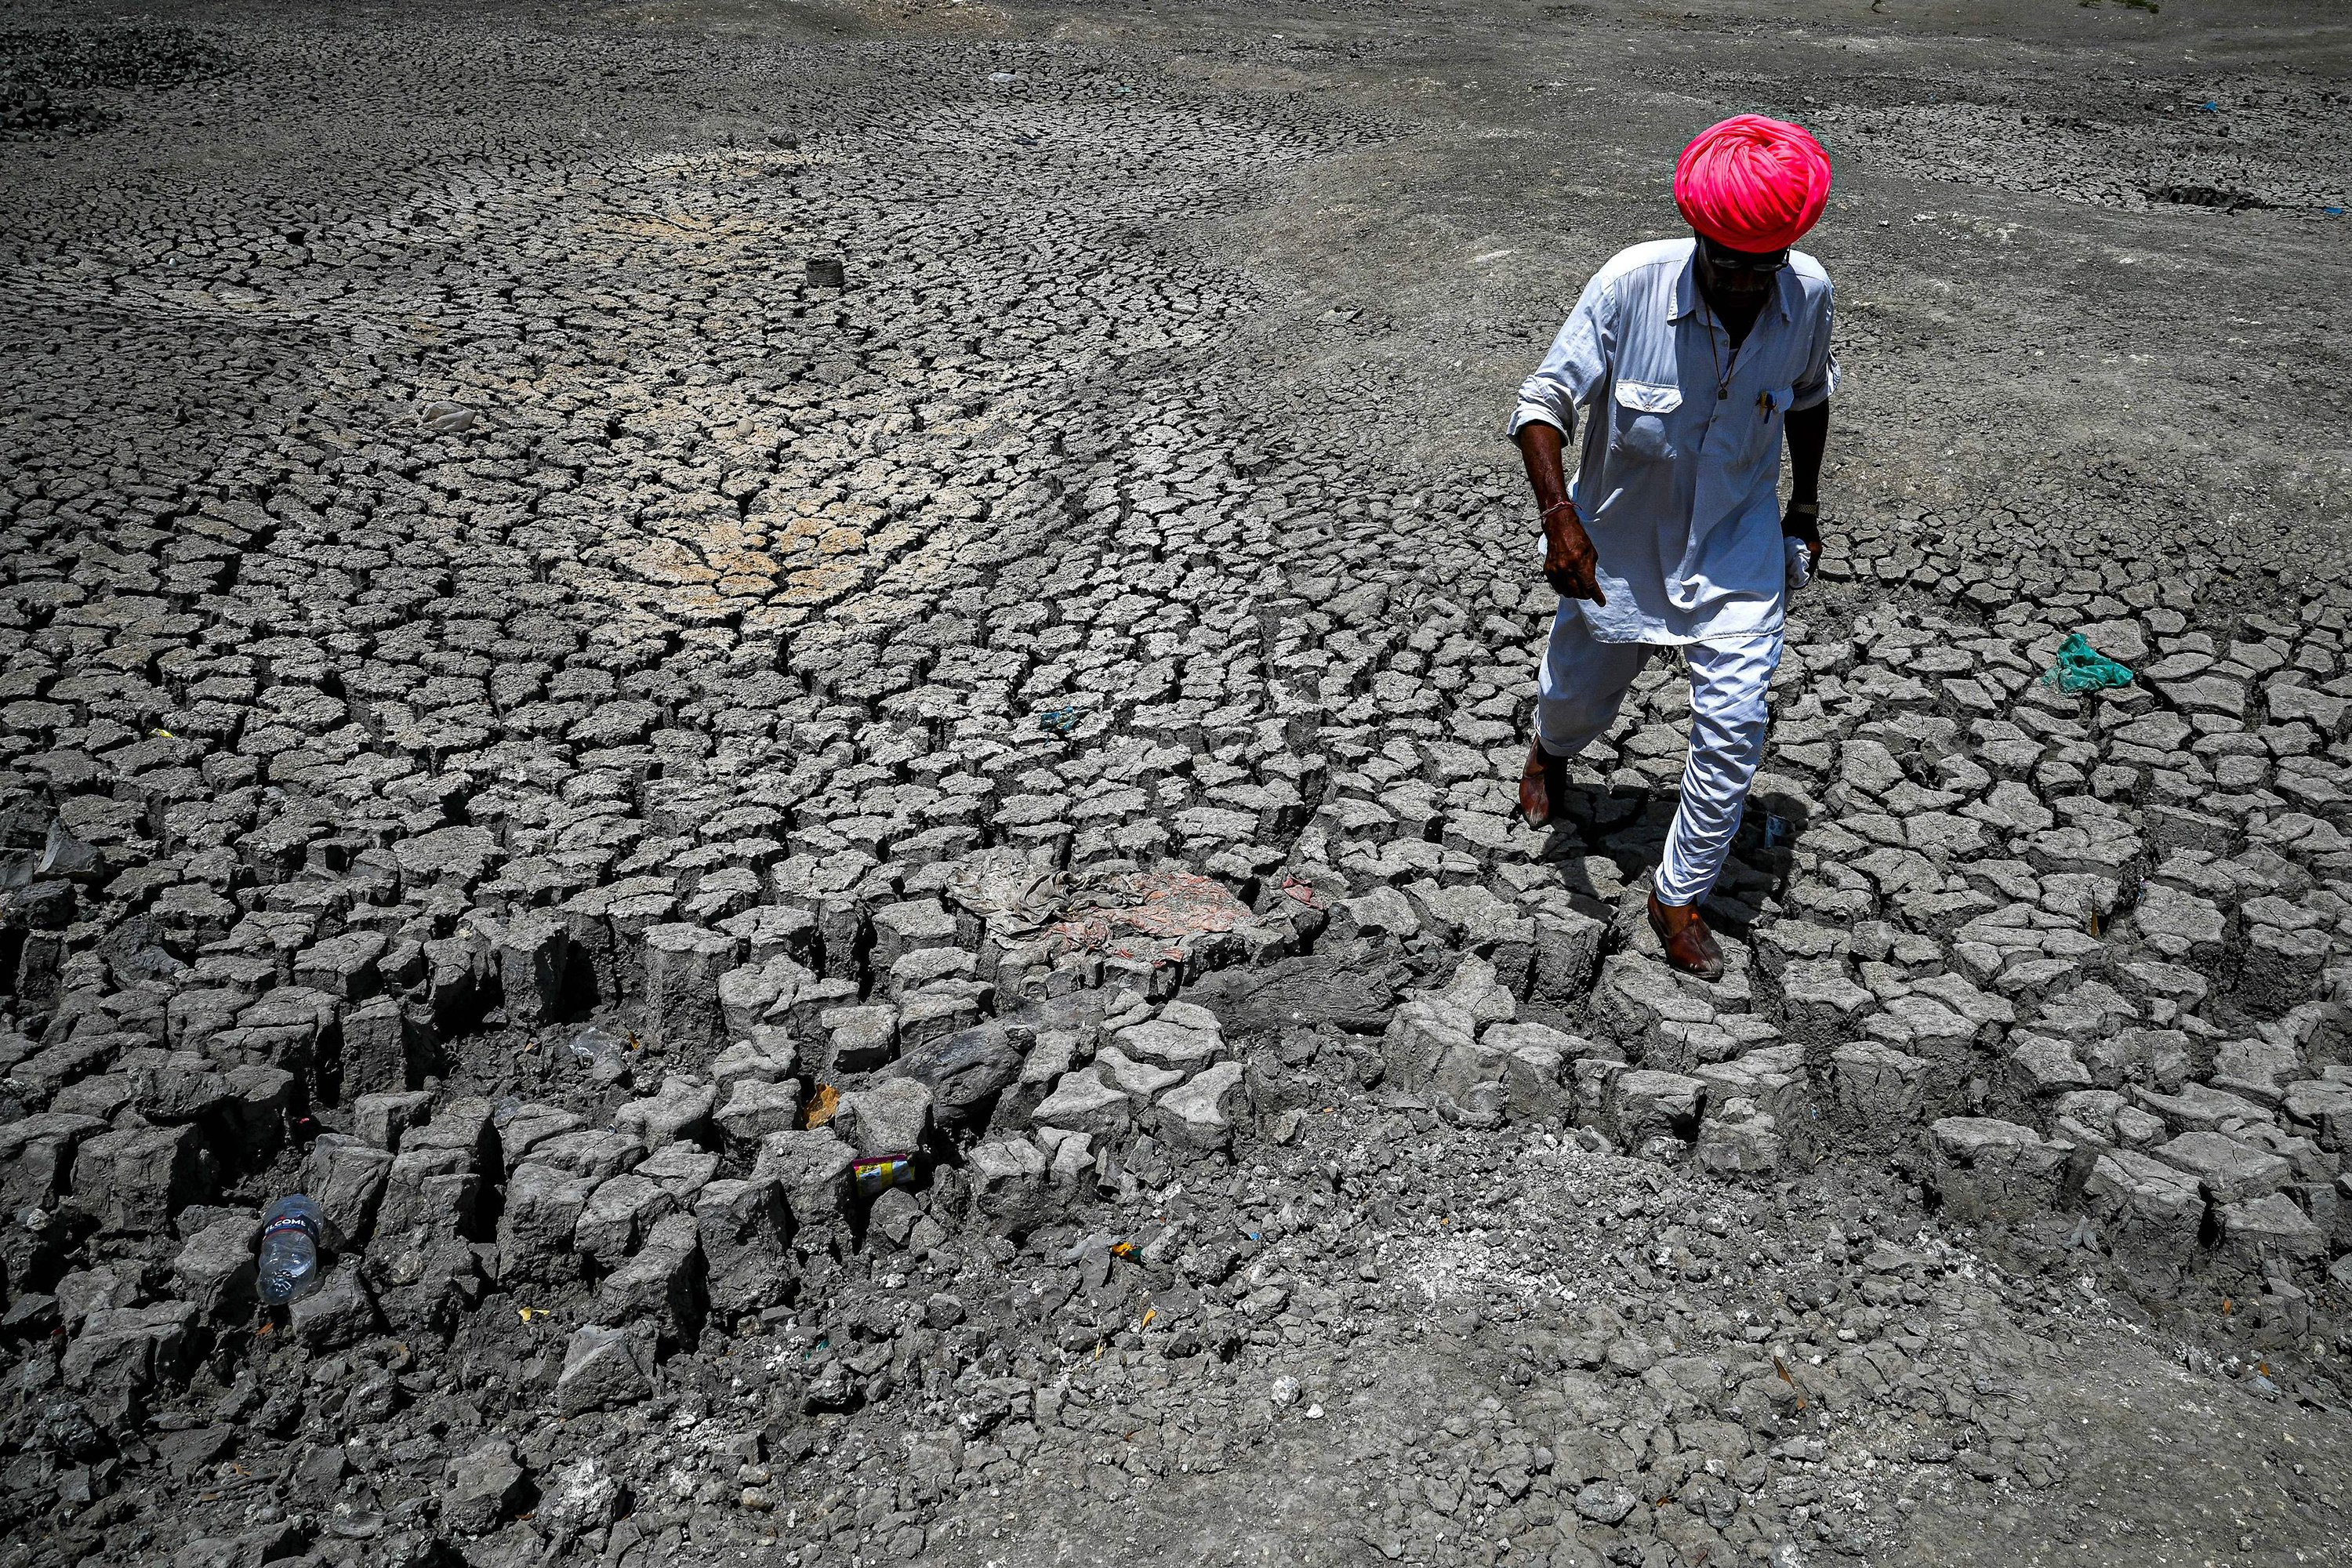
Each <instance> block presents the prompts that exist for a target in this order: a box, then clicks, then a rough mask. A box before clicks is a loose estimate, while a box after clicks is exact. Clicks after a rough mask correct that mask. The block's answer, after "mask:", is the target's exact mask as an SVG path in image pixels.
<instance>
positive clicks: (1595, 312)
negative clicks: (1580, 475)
mask: <svg viewBox="0 0 2352 1568" xmlns="http://www.w3.org/2000/svg"><path fill="white" fill-rule="evenodd" d="M1616 307H1617V294H1616V289H1615V288H1614V286H1613V284H1612V280H1611V279H1609V278H1608V277H1607V275H1605V274H1604V275H1602V276H1601V277H1598V278H1595V279H1593V280H1592V281H1591V282H1590V283H1588V284H1586V285H1585V286H1584V293H1583V296H1582V297H1581V298H1580V299H1579V300H1577V301H1576V309H1575V310H1571V311H1570V312H1569V316H1568V320H1567V321H1563V322H1561V323H1560V329H1559V335H1558V336H1557V337H1555V338H1553V339H1552V341H1551V352H1550V353H1548V354H1546V355H1544V360H1543V363H1541V364H1540V365H1538V366H1537V367H1536V373H1535V374H1533V375H1531V376H1529V377H1528V378H1527V380H1525V381H1523V382H1521V383H1520V384H1519V404H1518V407H1517V410H1516V411H1515V412H1514V413H1513V414H1512V415H1511V434H1512V435H1514V436H1517V434H1518V433H1519V432H1520V431H1521V430H1523V429H1525V428H1526V427H1527V426H1529V425H1531V424H1534V423H1536V422H1538V421H1541V422H1542V423H1544V424H1546V425H1553V426H1559V432H1560V434H1561V435H1562V436H1573V435H1575V434H1576V411H1577V409H1578V407H1579V406H1580V405H1582V404H1583V403H1584V402H1585V400H1586V399H1587V398H1590V397H1591V395H1592V389H1593V388H1594V387H1596V386H1598V385H1600V384H1601V379H1602V378H1603V377H1604V376H1606V375H1607V374H1609V355H1610V353H1611V351H1612V348H1613V346H1614V342H1615V337H1616V331H1617V321H1616V314H1617V309H1616Z"/></svg>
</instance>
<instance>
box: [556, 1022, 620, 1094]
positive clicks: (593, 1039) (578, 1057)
mask: <svg viewBox="0 0 2352 1568" xmlns="http://www.w3.org/2000/svg"><path fill="white" fill-rule="evenodd" d="M563 1048H564V1049H565V1050H566V1051H568V1052H570V1053H571V1055H572V1060H574V1061H576V1062H578V1063H580V1064H581V1065H582V1066H583V1067H585V1068H587V1069H588V1076H589V1077H591V1078H593V1079H595V1080H596V1081H597V1082H599V1083H603V1084H615V1083H619V1082H620V1081H621V1080H622V1079H625V1078H627V1077H628V1076H629V1053H630V1052H631V1051H634V1050H635V1049H636V1048H637V1042H636V1038H635V1036H631V1037H628V1038H627V1039H624V1038H622V1037H620V1036H618V1035H615V1034H614V1033H613V1032H612V1031H611V1030H609V1029H600V1028H598V1027H597V1026H595V1025H593V1024H591V1025H589V1026H587V1027H585V1028H583V1029H582V1030H581V1031H580V1032H579V1033H578V1034H576V1035H574V1036H572V1037H571V1038H570V1039H569V1040H566V1041H565V1042H564V1043H563Z"/></svg>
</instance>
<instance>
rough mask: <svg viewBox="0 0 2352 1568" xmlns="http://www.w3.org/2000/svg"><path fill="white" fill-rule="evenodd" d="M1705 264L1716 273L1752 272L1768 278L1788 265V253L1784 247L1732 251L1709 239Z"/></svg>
mask: <svg viewBox="0 0 2352 1568" xmlns="http://www.w3.org/2000/svg"><path fill="white" fill-rule="evenodd" d="M1706 264H1707V265H1708V266H1709V267H1712V268H1715V269H1716V270H1717V272H1752V273H1754V274H1756V275H1757V276H1759V277H1764V278H1769V277H1770V276H1771V275H1772V274H1773V273H1775V272H1778V271H1780V268H1783V267H1786V266H1788V265H1789V252H1788V248H1787V247H1781V248H1780V249H1779V250H1767V251H1761V252H1759V251H1748V250H1733V249H1732V248H1730V247H1728V246H1722V245H1717V243H1716V242H1715V241H1713V240H1711V239H1710V240H1708V241H1706Z"/></svg>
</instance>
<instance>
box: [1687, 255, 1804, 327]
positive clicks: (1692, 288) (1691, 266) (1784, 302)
mask: <svg viewBox="0 0 2352 1568" xmlns="http://www.w3.org/2000/svg"><path fill="white" fill-rule="evenodd" d="M1795 272H1796V268H1794V267H1783V268H1780V271H1778V272H1776V273H1774V274H1773V276H1772V307H1773V309H1775V310H1778V311H1780V319H1781V320H1782V321H1794V320H1796V312H1795V311H1793V310H1790V308H1789V290H1790V289H1791V288H1792V287H1794V286H1795V283H1796V279H1795V277H1794V276H1793V274H1794V273H1795ZM1705 302H1706V301H1705V300H1702V299H1701V298H1700V296H1699V291H1698V241H1697V240H1696V239H1694V240H1692V241H1691V242H1690V254H1689V255H1687V256H1685V257H1684V258H1683V269H1682V273H1681V275H1680V276H1679V277H1677V278H1676V279H1675V304H1674V310H1672V311H1671V312H1670V313H1669V314H1668V315H1667V317H1666V320H1667V321H1681V320H1682V319H1683V318H1684V317H1685V316H1689V315H1696V313H1697V311H1698V308H1699V307H1700V306H1701V305H1702V304H1704V303H1705Z"/></svg>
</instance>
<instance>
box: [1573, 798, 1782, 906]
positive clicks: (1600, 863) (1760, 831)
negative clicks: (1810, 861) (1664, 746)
mask: <svg viewBox="0 0 2352 1568" xmlns="http://www.w3.org/2000/svg"><path fill="white" fill-rule="evenodd" d="M1681 798H1682V796H1681V791H1680V790H1679V788H1676V787H1672V786H1667V785H1660V784H1651V785H1643V786H1638V787H1637V786H1627V785H1615V784H1570V785H1569V787H1568V790H1567V792H1566V794H1565V795H1564V796H1563V799H1562V803H1561V806H1562V808H1561V809H1560V810H1559V811H1558V812H1557V813H1556V814H1555V815H1554V816H1553V817H1552V820H1551V822H1550V824H1549V826H1547V827H1546V828H1545V829H1544V835H1545V837H1544V846H1543V848H1542V850H1541V851H1540V852H1539V854H1538V860H1540V861H1541V862H1542V863H1544V864H1546V865H1550V866H1554V867H1557V868H1558V869H1559V886H1560V887H1562V888H1564V889H1566V890H1567V891H1568V893H1569V894H1570V897H1571V898H1573V899H1574V900H1577V901H1578V903H1579V904H1580V905H1584V904H1586V902H1587V900H1589V901H1590V905H1589V907H1591V908H1592V909H1594V910H1596V912H1598V911H1613V910H1615V909H1616V908H1617V907H1618V906H1619V905H1620V903H1621V902H1622V900H1623V899H1624V898H1625V895H1626V893H1627V892H1628V890H1629V889H1636V888H1646V886H1647V885H1648V880H1649V878H1650V877H1651V875H1652V874H1653V873H1654V871H1655V869H1656V867H1657V864H1658V859H1659V857H1660V856H1661V855H1663V854H1664V850H1665V845H1666V832H1667V829H1668V827H1669V826H1670V825H1671V824H1672V823H1673V821H1674V816H1675V808H1676V806H1678V805H1680V803H1681ZM1807 821H1808V807H1807V805H1806V804H1805V803H1804V802H1802V801H1800V800H1797V799H1794V798H1792V797H1790V796H1789V795H1784V794H1781V793H1780V792H1779V791H1775V790H1764V791H1759V792H1758V793H1756V794H1754V795H1750V796H1749V797H1748V807H1747V811H1746V813H1745V814H1744V815H1743V816H1742V818H1741V820H1740V824H1739V831H1738V834H1737V835H1736V836H1735V837H1733V839H1732V844H1731V855H1730V857H1729V858H1728V859H1727V860H1726V862H1725V864H1724V868H1723V875H1722V877H1721V878H1720V879H1717V883H1716V886H1715V889H1714V890H1713V892H1711V893H1710V894H1709V895H1708V897H1707V900H1706V912H1707V919H1708V921H1709V922H1710V923H1711V924H1713V925H1714V926H1715V927H1716V928H1717V930H1720V931H1727V932H1728V933H1730V934H1731V935H1733V936H1736V937H1738V939H1739V940H1740V941H1742V942H1746V941H1747V940H1748V936H1749V933H1750V931H1751V930H1752V928H1753V927H1754V925H1755V922H1756V921H1757V920H1758V919H1759V915H1760V913H1761V906H1762V904H1763V902H1764V900H1768V899H1778V898H1780V897H1783V896H1785V894H1786V893H1787V891H1788V886H1789V878H1790V872H1791V870H1792V869H1793V868H1794V863H1795V851H1796V847H1797V843H1798V841H1799V839H1800V838H1801V837H1802V836H1803V833H1804V829H1805V826H1806V823H1807Z"/></svg>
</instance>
